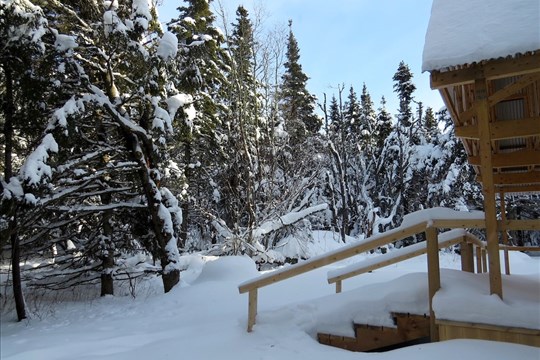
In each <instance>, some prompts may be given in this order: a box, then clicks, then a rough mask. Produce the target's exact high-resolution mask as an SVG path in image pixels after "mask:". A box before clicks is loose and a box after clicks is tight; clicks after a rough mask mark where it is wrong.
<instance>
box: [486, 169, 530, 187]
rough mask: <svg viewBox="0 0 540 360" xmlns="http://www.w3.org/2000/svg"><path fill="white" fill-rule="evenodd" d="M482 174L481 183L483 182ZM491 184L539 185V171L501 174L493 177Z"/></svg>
mask: <svg viewBox="0 0 540 360" xmlns="http://www.w3.org/2000/svg"><path fill="white" fill-rule="evenodd" d="M484 177H485V176H484V174H482V182H484ZM493 183H494V184H496V185H529V184H539V183H540V171H527V172H521V173H501V174H495V175H493Z"/></svg>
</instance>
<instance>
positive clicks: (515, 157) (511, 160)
mask: <svg viewBox="0 0 540 360" xmlns="http://www.w3.org/2000/svg"><path fill="white" fill-rule="evenodd" d="M491 159H492V163H493V167H494V168H508V167H519V166H529V165H540V149H538V150H527V149H525V150H518V151H512V152H505V153H498V154H493V155H492V156H491ZM468 162H469V164H471V165H473V166H480V156H469V157H468ZM539 182H540V180H539Z"/></svg>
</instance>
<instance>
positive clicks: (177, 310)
mask: <svg viewBox="0 0 540 360" xmlns="http://www.w3.org/2000/svg"><path fill="white" fill-rule="evenodd" d="M319 245H320V244H319ZM331 247H333V246H331ZM371 256H377V255H361V256H359V257H357V258H356V260H358V259H359V258H360V259H362V258H366V257H371ZM183 260H184V261H185V263H187V264H188V265H189V267H188V269H187V270H186V271H184V272H183V273H182V282H181V286H177V287H176V288H174V289H173V290H172V291H171V292H170V293H168V294H162V293H161V286H162V285H161V282H160V279H157V278H156V279H153V280H149V281H146V282H145V283H140V284H138V296H137V297H136V298H135V299H133V298H132V297H131V296H127V295H126V296H115V297H105V298H98V299H93V300H91V301H90V300H78V301H69V302H63V303H48V302H47V301H46V300H43V301H42V303H41V304H40V313H39V316H35V315H34V316H33V317H32V318H31V319H30V320H26V321H23V322H21V323H17V322H15V321H14V318H15V315H14V314H13V313H11V312H6V309H3V312H2V321H1V358H2V359H3V360H8V359H9V360H12V359H13V360H15V359H17V360H23V359H24V360H34V359H59V360H60V359H69V360H72V359H115V360H120V359H129V360H137V359H144V360H147V359H174V358H184V359H224V360H227V359H231V360H232V359H235V360H238V359H280V360H283V359H311V360H319V359H320V360H323V359H324V360H327V359H333V360H334V359H335V360H340V359H382V360H385V359H400V360H403V359H433V358H435V357H436V358H437V359H438V360H445V359H459V358H463V359H475V360H482V359H489V360H493V359H522V360H525V359H534V360H538V359H539V358H540V349H539V348H534V347H528V346H521V345H515V344H505V343H497V342H489V341H473V340H454V341H448V342H441V343H433V344H424V345H415V346H411V347H409V348H404V349H399V350H394V351H391V352H386V353H352V352H348V351H345V350H341V349H336V348H332V347H328V346H324V345H320V344H319V343H318V342H317V341H316V332H317V331H318V330H322V329H329V328H330V329H332V330H335V331H339V329H340V328H341V329H342V331H343V332H345V333H346V332H347V331H349V330H347V329H348V327H347V326H346V325H345V324H346V321H350V319H353V318H362V319H363V320H365V321H367V322H375V323H377V322H379V323H381V322H382V323H384V322H385V321H386V319H387V311H388V310H399V309H398V308H394V307H396V306H397V307H399V306H403V305H407V306H412V307H417V308H418V310H424V308H425V307H426V306H427V305H426V304H427V298H426V296H424V295H425V294H426V293H427V282H426V274H425V271H426V268H427V265H426V261H425V257H424V256H421V257H418V258H414V259H411V260H407V261H405V262H402V263H399V264H396V265H392V266H390V267H387V268H383V269H380V270H376V271H374V272H372V273H368V274H364V275H361V276H358V277H356V278H352V279H349V280H346V281H345V282H344V292H343V293H341V294H339V295H335V294H334V287H333V286H331V285H328V283H327V281H326V279H327V272H328V271H329V270H332V269H335V268H336V267H338V266H344V265H345V264H346V263H344V262H342V263H340V264H337V265H334V266H329V267H326V268H322V269H318V270H315V271H312V272H310V273H306V274H304V275H301V276H298V277H296V278H292V279H289V280H285V281H283V282H280V283H277V284H274V285H270V286H268V287H266V288H263V289H261V290H260V291H259V313H258V317H257V324H256V325H255V327H254V331H253V332H252V333H247V332H246V322H247V296H246V295H240V294H239V293H238V284H239V283H241V282H243V281H246V280H248V279H250V278H253V277H255V276H257V275H258V274H259V273H258V272H257V270H256V268H255V264H254V263H253V261H252V260H251V259H249V258H246V257H224V258H215V257H202V256H200V255H191V256H188V257H184V258H183ZM350 261H351V260H349V261H348V262H349V263H350ZM511 261H512V262H511V265H512V271H513V273H514V274H515V275H512V276H511V277H505V279H504V281H505V284H511V285H510V286H507V287H506V288H507V289H508V293H509V291H511V290H512V291H513V290H519V291H522V292H523V293H525V294H528V296H529V299H528V300H527V299H526V301H525V302H524V303H522V304H521V305H522V306H531V303H532V306H536V307H535V308H534V307H533V309H536V310H537V311H536V313H535V311H534V310H533V311H532V314H531V316H530V317H531V318H533V319H532V323H534V322H535V321H536V324H540V310H539V309H540V308H539V307H538V303H539V302H540V291H539V289H540V285H539V282H540V259H538V258H531V257H529V256H527V255H524V254H521V253H514V254H512V257H511ZM441 266H442V267H444V268H447V269H448V270H443V271H442V287H443V290H445V289H449V290H454V293H459V292H461V291H462V290H459V286H463V285H465V286H468V287H467V289H468V290H467V296H469V297H475V296H476V297H478V296H479V295H478V294H476V295H475V293H474V291H473V290H474V289H473V288H475V289H477V291H478V292H479V293H480V295H481V294H482V293H483V292H485V291H487V290H486V289H487V284H485V283H486V282H487V281H488V279H487V278H486V277H484V276H482V275H480V276H476V277H475V276H471V274H462V273H461V272H458V271H455V269H458V268H459V267H460V259H459V257H458V255H456V254H453V253H449V252H446V253H441ZM464 279H465V280H466V281H464ZM524 284H526V286H523V285H524ZM456 288H457V289H458V290H455V289H456ZM462 293H463V294H465V293H466V292H462ZM442 295H443V297H442V300H441V301H444V293H442ZM75 297H76V296H75ZM83 297H84V296H81V298H83ZM488 297H489V296H488ZM509 299H511V300H510V301H515V300H512V297H511V296H510V295H509ZM396 300H401V301H402V302H401V304H402V305H400V301H396ZM527 301H528V302H527ZM500 305H501V306H504V304H500ZM469 309H470V310H471V313H473V314H474V312H475V311H476V310H475V307H474V306H473V307H469ZM385 314H386V315H385ZM385 316H386V317H385ZM535 317H536V320H535ZM338 320H339V321H338ZM342 320H343V321H342Z"/></svg>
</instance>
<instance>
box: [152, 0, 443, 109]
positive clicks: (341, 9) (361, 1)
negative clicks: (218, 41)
mask: <svg viewBox="0 0 540 360" xmlns="http://www.w3.org/2000/svg"><path fill="white" fill-rule="evenodd" d="M219 1H221V3H222V4H223V6H224V8H225V9H226V10H227V12H228V18H229V23H230V22H232V21H234V18H235V14H234V13H235V10H236V8H237V7H238V5H240V4H242V5H244V7H246V8H247V9H248V11H250V13H253V9H254V7H255V6H261V5H262V6H263V7H264V8H265V10H266V13H267V16H268V17H267V19H266V20H265V26H267V27H268V28H270V29H271V28H274V27H275V26H284V27H286V26H287V22H288V20H289V19H292V20H293V32H294V35H295V36H296V38H297V40H298V45H299V47H300V56H301V57H300V63H301V64H302V67H303V70H304V72H305V73H306V74H307V75H308V76H309V78H310V80H309V81H308V90H309V91H311V92H312V93H313V94H315V95H316V96H317V97H318V98H319V99H322V97H323V93H327V94H328V97H330V96H331V95H332V94H337V86H338V84H343V83H344V84H345V87H346V92H348V88H349V87H350V86H351V85H352V86H354V88H355V90H356V92H357V93H358V94H360V92H361V90H362V85H363V83H366V85H367V88H368V91H369V92H370V93H371V97H372V99H373V101H374V102H375V106H376V107H378V106H379V101H380V98H381V96H382V95H384V96H385V97H386V100H387V108H388V110H389V111H390V112H391V113H393V114H394V113H396V112H397V108H398V100H397V97H396V94H395V93H394V92H393V81H392V77H393V75H394V73H395V72H396V70H397V68H398V65H399V62H400V61H401V60H403V61H405V63H407V64H408V65H409V67H410V68H411V71H412V72H413V74H414V83H415V85H416V87H417V90H416V92H415V97H416V100H418V101H422V102H424V104H425V105H426V106H431V107H433V108H434V110H438V109H440V108H441V107H442V106H443V102H442V100H441V98H440V96H439V93H438V92H437V91H433V90H431V89H430V87H429V73H424V74H422V73H421V66H422V49H423V46H424V38H425V33H426V29H427V24H428V21H429V15H430V12H431V3H432V0H332V1H331V0H266V1H261V0H214V1H213V2H212V6H216V5H217V4H218V3H219ZM162 2H163V5H162V6H161V7H160V9H159V12H160V17H161V18H162V19H167V18H170V17H171V16H174V15H175V14H176V13H177V11H176V8H177V7H178V6H179V3H180V1H179V0H163V1H162ZM216 24H217V25H219V24H220V22H219V21H218V22H217V23H216Z"/></svg>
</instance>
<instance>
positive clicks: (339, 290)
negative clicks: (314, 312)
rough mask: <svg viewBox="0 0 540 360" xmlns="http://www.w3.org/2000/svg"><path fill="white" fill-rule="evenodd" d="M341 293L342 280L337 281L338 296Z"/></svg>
mask: <svg viewBox="0 0 540 360" xmlns="http://www.w3.org/2000/svg"><path fill="white" fill-rule="evenodd" d="M340 292H341V280H338V281H336V294H339V293H340Z"/></svg>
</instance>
